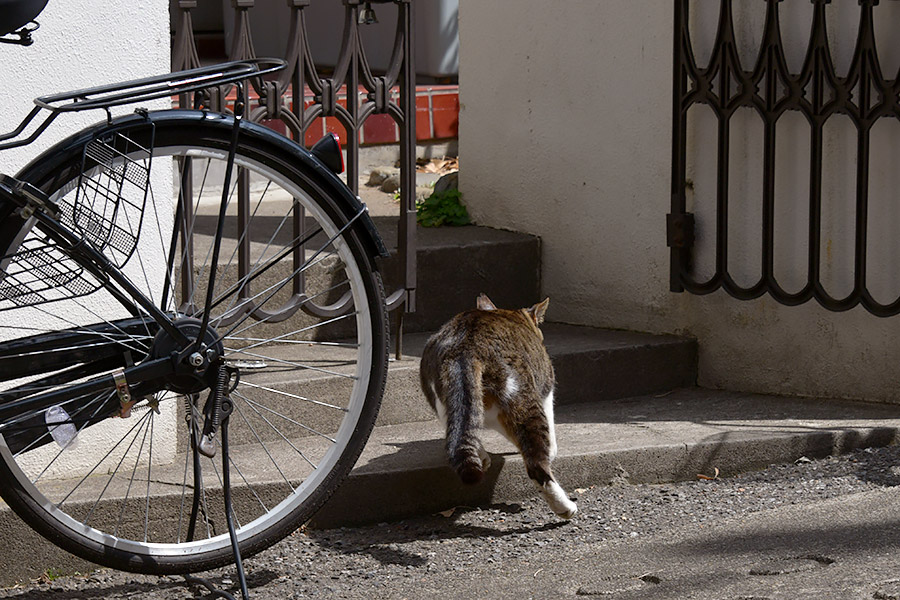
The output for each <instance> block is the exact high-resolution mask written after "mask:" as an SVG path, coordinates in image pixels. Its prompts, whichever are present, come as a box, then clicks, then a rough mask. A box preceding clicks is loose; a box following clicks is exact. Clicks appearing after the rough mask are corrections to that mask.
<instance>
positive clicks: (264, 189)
mask: <svg viewBox="0 0 900 600" xmlns="http://www.w3.org/2000/svg"><path fill="white" fill-rule="evenodd" d="M232 124H233V120H232V119H230V118H228V117H222V116H217V115H210V114H201V113H194V112H191V111H168V112H164V113H150V115H149V116H143V117H142V116H137V115H135V116H130V117H127V118H125V119H122V120H120V121H119V122H117V123H113V124H112V125H110V126H104V127H101V128H99V129H95V130H92V131H89V132H87V133H84V134H80V135H77V136H75V137H73V138H71V139H70V140H68V141H66V142H63V143H62V144H60V145H58V146H56V147H54V148H53V149H51V150H49V151H48V152H47V153H45V154H44V155H43V156H42V157H41V158H40V159H38V160H37V161H35V162H34V163H33V164H32V165H30V166H29V167H26V169H25V170H24V171H23V172H22V173H21V174H20V176H19V177H20V178H21V179H23V180H25V181H28V182H30V183H32V184H33V185H35V186H37V187H39V188H41V189H42V190H44V191H45V192H46V193H47V194H48V195H49V196H50V198H51V199H52V200H54V201H55V202H56V203H58V204H59V205H60V207H61V208H62V211H63V217H62V220H63V222H66V223H67V224H69V225H70V226H71V227H72V228H73V229H75V230H77V231H79V232H80V233H81V234H82V235H84V236H85V238H86V239H87V240H88V241H89V242H90V243H91V244H92V245H94V246H95V247H97V248H98V249H101V250H102V252H103V254H104V255H105V256H106V257H107V258H108V259H109V260H110V262H111V263H113V264H115V265H117V266H119V267H120V268H121V271H122V272H123V273H124V274H126V276H127V277H128V278H129V281H130V282H131V284H132V285H134V286H135V287H136V288H137V289H139V290H140V291H141V292H142V293H143V294H144V295H145V296H146V297H147V298H150V299H152V301H153V304H154V305H156V306H158V307H159V308H160V309H161V311H163V312H164V313H165V314H167V315H168V318H169V319H170V320H171V321H172V322H173V323H175V325H176V327H177V328H178V329H179V331H181V332H183V333H185V334H186V335H187V336H188V337H190V336H195V337H196V336H197V335H199V325H198V323H200V321H201V320H202V318H203V314H202V311H203V306H204V303H205V301H206V297H207V292H208V289H207V288H208V285H207V284H208V281H209V279H210V272H211V270H212V269H215V272H216V278H215V285H214V286H213V287H214V289H213V290H212V296H211V297H212V299H213V304H212V308H211V310H210V328H209V332H208V333H204V334H203V335H204V336H206V337H205V338H204V339H205V341H206V343H207V345H208V346H209V347H210V348H213V349H218V351H219V352H220V353H222V354H223V355H224V358H225V364H227V365H228V366H229V367H230V368H232V369H234V370H236V371H237V372H238V373H239V379H238V380H237V384H236V387H235V389H234V390H233V391H232V392H231V394H230V397H231V399H232V401H233V403H234V412H233V414H232V415H231V420H230V428H229V437H230V446H231V461H230V472H231V474H232V475H231V481H232V485H233V486H234V487H235V489H234V493H233V498H234V506H235V508H234V510H235V517H236V527H237V535H238V538H239V540H240V546H241V551H242V553H243V554H245V555H248V556H249V555H251V554H253V553H255V552H258V551H260V550H262V549H264V548H266V547H268V546H269V545H271V544H273V543H275V542H276V541H278V540H280V539H282V538H283V537H284V536H285V535H287V534H289V533H290V532H291V531H293V530H294V529H296V527H298V526H299V525H301V524H302V523H303V522H305V521H307V520H308V519H309V518H310V517H311V516H312V514H313V513H314V512H315V511H316V510H317V509H318V508H319V507H320V506H321V505H322V504H323V503H324V502H325V500H326V499H327V498H328V497H329V496H330V495H331V493H332V492H333V491H334V489H335V488H336V487H337V486H338V485H339V483H340V482H341V480H342V479H343V478H344V476H345V475H346V474H347V473H348V472H349V470H350V468H351V467H352V465H353V464H354V462H355V461H356V459H357V458H358V456H359V453H360V452H361V450H362V448H363V446H364V444H365V441H366V439H367V438H368V435H369V433H370V431H371V428H372V426H373V424H374V421H375V417H376V415H377V410H378V407H379V404H380V400H381V395H382V392H383V389H384V380H385V373H386V365H387V348H386V345H387V334H386V315H385V307H384V292H383V288H382V283H381V279H380V277H379V275H378V273H377V271H376V270H375V269H374V268H373V263H372V256H371V254H372V248H371V241H370V240H368V239H367V238H366V235H367V234H366V231H365V229H364V228H363V227H362V225H361V224H362V223H363V217H360V216H359V214H358V212H357V210H358V209H359V208H360V207H358V206H354V205H353V199H352V197H349V198H348V197H346V196H345V197H343V198H336V194H337V193H338V192H336V190H338V189H339V188H338V187H336V184H337V181H336V179H335V178H334V177H333V176H332V175H331V174H330V173H327V172H326V171H325V170H324V169H322V168H320V167H318V166H317V165H316V164H315V163H314V161H311V160H310V159H309V157H308V155H307V154H306V153H305V152H304V151H302V150H300V149H298V148H296V147H295V146H293V145H291V144H289V143H287V142H285V141H283V139H282V138H280V136H277V135H275V134H273V133H271V132H270V131H268V130H266V129H264V128H262V127H258V126H255V125H252V124H243V125H242V129H243V130H242V132H241V137H240V144H239V147H238V150H237V156H236V159H235V165H236V166H237V167H239V169H238V170H237V171H236V173H235V177H234V178H233V181H232V183H231V185H230V186H229V187H228V188H225V187H224V184H223V182H224V173H225V163H226V162H227V161H226V158H227V152H228V147H229V142H230V135H231V129H232ZM101 155H102V156H101ZM98 156H100V158H98ZM173 182H175V185H174V186H173ZM173 187H174V189H175V193H173V191H172V190H173ZM129 188H134V189H133V190H131V191H129ZM223 189H224V191H225V194H224V195H225V198H226V200H225V201H226V202H227V208H226V212H225V221H224V223H225V227H224V235H223V239H222V246H221V252H220V256H219V262H218V264H217V265H211V264H209V262H210V257H211V255H212V243H213V239H214V237H215V236H214V233H215V230H216V223H217V221H218V213H219V207H220V204H221V201H222V198H223ZM345 193H346V194H349V192H345ZM142 195H143V197H141V196H142ZM354 219H355V220H354ZM13 246H14V247H12V248H9V249H8V250H7V252H5V253H4V254H5V255H6V258H5V260H4V262H3V263H0V264H2V265H4V269H3V270H4V275H3V278H2V279H0V308H7V309H9V310H7V311H5V312H0V335H2V336H3V337H4V338H5V339H6V341H3V342H0V373H4V374H6V375H5V376H2V375H0V377H2V378H3V379H4V380H5V381H4V382H3V383H2V386H3V387H2V388H0V390H2V391H0V405H2V403H3V402H10V401H13V400H22V399H28V398H33V397H34V395H36V394H46V393H48V392H56V393H58V396H59V398H60V401H59V402H58V403H57V406H58V409H57V407H56V406H54V407H52V408H51V409H49V410H43V409H42V410H34V411H23V412H22V413H21V414H18V415H17V416H16V417H15V418H11V419H6V421H5V422H4V423H2V424H0V494H2V496H3V498H4V499H5V500H6V501H7V502H8V503H9V504H10V506H12V508H13V509H14V510H15V511H16V512H17V513H18V514H19V515H20V516H21V517H22V518H23V519H24V520H25V521H26V522H27V523H28V524H29V525H31V526H32V527H33V528H34V529H36V530H37V531H38V532H40V533H41V534H42V535H44V536H45V537H47V538H48V539H49V540H50V541H52V542H54V543H56V544H58V545H60V546H62V547H63V548H65V549H66V550H68V551H70V552H72V553H74V554H77V555H79V556H81V557H83V558H86V559H88V560H91V561H93V562H96V563H99V564H102V565H106V566H109V567H113V568H116V569H123V570H130V571H136V572H145V573H182V572H189V571H197V570H203V569H208V568H212V567H214V566H218V565H221V564H225V563H227V562H229V561H230V560H231V558H232V552H231V547H230V542H229V536H228V532H227V530H226V523H225V518H224V511H223V509H222V471H221V465H220V464H219V463H220V461H221V458H220V453H221V449H219V452H218V453H217V455H216V456H215V457H213V458H206V457H201V460H199V461H198V463H197V467H199V468H196V467H195V453H194V452H192V449H191V448H192V444H191V425H190V424H191V423H202V421H203V419H204V417H203V408H204V404H205V403H206V401H207V398H208V397H209V395H210V393H209V390H208V386H209V383H210V381H209V379H208V378H207V379H203V378H200V379H199V380H198V379H190V378H188V380H184V379H183V378H170V379H169V380H168V381H167V382H165V385H160V384H158V383H157V384H154V385H150V384H146V383H145V384H139V385H132V386H131V387H130V389H126V391H127V392H129V393H130V397H131V398H132V400H135V401H136V404H135V405H134V406H133V407H125V409H123V407H122V405H121V402H120V397H119V395H118V394H117V388H116V384H115V377H116V374H117V373H120V371H121V370H122V369H124V368H127V367H128V366H130V365H132V364H136V365H140V364H142V362H143V361H146V360H149V359H151V358H154V357H158V356H166V355H167V353H169V352H171V351H172V349H173V348H174V347H175V342H174V341H173V340H172V339H171V336H169V335H168V334H167V333H166V332H165V331H162V330H161V329H160V327H159V325H158V324H157V323H156V322H154V321H153V320H152V319H150V318H149V317H148V315H147V311H145V310H143V309H141V307H140V306H139V305H138V304H137V303H134V304H131V305H129V304H128V302H125V301H123V297H124V296H127V295H128V294H127V293H126V292H124V291H123V290H122V289H121V286H116V285H113V284H111V283H110V282H108V281H103V280H102V278H97V277H95V276H93V275H91V273H90V272H87V271H85V270H84V269H81V268H80V267H79V265H77V264H76V263H74V261H72V259H71V257H70V256H69V255H67V253H66V252H65V251H63V250H62V249H61V248H60V247H59V246H57V245H55V244H54V243H53V242H52V241H50V239H49V238H48V237H47V236H46V235H44V234H43V233H42V232H41V231H40V230H39V228H37V227H34V228H33V229H31V230H30V231H29V232H28V233H27V236H26V237H25V239H24V241H23V242H21V244H19V243H16V244H13ZM10 255H11V258H9V256H10ZM60 290H62V291H60ZM35 295H36V296H35ZM35 298H36V299H35ZM10 338H12V339H10ZM10 373H14V374H15V375H14V376H11V375H10ZM120 377H121V376H120ZM97 378H103V379H102V380H103V381H105V382H106V383H105V384H104V385H103V386H102V387H101V388H100V389H99V390H96V389H95V390H92V391H90V392H88V393H82V392H75V391H73V392H69V390H78V389H80V388H78V385H79V384H81V383H83V382H84V381H93V380H96V379H97ZM198 381H199V382H200V383H198ZM119 391H121V389H120V390H119ZM127 408H130V415H129V416H126V417H125V418H119V417H118V416H117V413H121V414H124V413H128V412H129V411H128V410H127ZM60 410H62V411H64V412H60ZM59 415H63V416H59ZM67 428H74V429H75V431H76V432H77V435H76V436H75V438H74V439H75V443H69V444H68V445H66V441H65V439H61V441H59V442H57V441H54V437H60V438H65V435H61V434H65V433H66V432H65V430H66V429H67ZM54 434H57V435H56V436H54ZM217 443H218V442H217ZM192 523H193V524H192Z"/></svg>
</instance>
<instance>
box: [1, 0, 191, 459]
mask: <svg viewBox="0 0 900 600" xmlns="http://www.w3.org/2000/svg"><path fill="white" fill-rule="evenodd" d="M38 21H39V22H40V24H41V27H40V29H39V30H38V31H37V32H35V34H34V38H35V42H34V44H33V45H32V46H29V47H19V46H12V45H0V80H2V81H3V82H4V85H3V86H0V106H2V107H3V110H2V111H0V130H2V131H4V132H5V131H10V130H12V129H14V128H15V127H16V126H17V125H18V124H19V122H20V121H21V120H22V118H23V117H24V116H25V115H26V114H27V113H28V111H30V110H31V108H32V106H33V105H32V99H33V98H34V97H37V96H41V95H46V94H51V93H57V92H63V91H68V90H75V89H81V88H85V87H90V86H94V85H101V84H106V83H113V82H117V81H124V80H129V79H136V78H140V77H145V76H149V75H156V74H160V73H166V72H168V71H169V68H170V28H169V3H168V0H143V1H141V2H135V1H134V0H106V1H104V2H96V1H94V0H50V2H49V4H48V6H47V8H46V9H45V10H44V12H43V13H41V15H40V16H39V17H38ZM168 105H169V103H168V101H166V100H162V101H155V102H154V103H152V104H149V105H145V106H146V107H147V108H166V107H168ZM133 109H134V107H129V108H121V109H116V110H115V111H114V113H115V114H120V113H123V112H129V111H131V110H133ZM103 119H105V115H104V113H102V112H98V111H94V112H90V113H78V114H71V115H64V116H62V117H60V118H58V119H57V121H56V122H55V123H54V124H53V125H51V127H50V129H49V130H48V131H47V132H46V133H45V134H44V135H43V136H42V137H41V138H39V139H38V141H37V142H35V143H34V144H32V145H30V146H27V147H24V148H17V149H12V150H7V151H5V152H3V153H0V172H6V173H11V174H14V173H15V172H16V171H17V170H18V169H19V168H20V167H22V166H23V165H24V164H26V163H27V162H28V160H30V159H31V158H33V157H35V156H37V155H38V153H39V152H40V151H41V150H44V149H46V148H48V147H49V146H50V145H52V144H53V143H54V142H56V141H58V140H60V139H62V138H63V137H65V136H67V135H69V134H71V133H74V132H75V131H77V130H79V129H81V128H82V127H84V126H86V125H88V124H91V123H94V122H97V121H100V120H103ZM171 181H172V174H171V169H170V168H168V165H166V163H165V162H164V161H159V162H156V163H154V174H153V182H154V183H153V185H154V186H157V187H156V189H165V188H166V186H167V185H170V183H171ZM160 186H161V187H160ZM156 199H157V201H158V202H159V201H162V202H167V201H170V200H171V199H170V198H166V197H165V196H162V197H157V198H156ZM159 209H160V211H161V212H166V211H168V212H169V214H171V211H169V207H167V206H164V207H159ZM156 235H157V236H158V235H159V234H158V233H157V234H156ZM156 239H158V237H157V238H156ZM166 239H168V238H166ZM154 256H156V255H154ZM157 259H158V260H160V261H161V260H163V259H164V257H157ZM132 270H133V269H132ZM149 270H150V272H151V273H154V272H155V273H157V274H158V275H159V276H162V275H163V274H164V271H165V270H164V265H163V263H162V262H160V263H159V264H158V265H156V268H155V269H154V267H153V266H152V265H151V266H150V267H149ZM107 300H108V299H107ZM59 306H62V305H59ZM91 311H94V312H95V313H97V314H102V315H104V316H105V317H106V318H114V317H115V316H120V315H121V314H123V310H122V309H121V307H118V306H117V305H115V304H114V303H110V302H108V301H107V302H105V303H100V304H99V305H94V306H92V307H91V309H90V310H85V309H81V308H79V307H78V306H75V305H72V306H69V307H67V308H66V309H64V310H62V314H63V316H64V318H65V319H66V321H60V322H55V321H54V320H53V319H51V318H49V317H48V316H47V315H45V314H42V313H41V311H39V310H34V309H22V310H16V311H7V312H4V313H0V339H5V338H9V337H15V335H14V334H13V333H12V330H11V329H9V328H7V329H6V330H4V324H12V323H15V324H18V325H21V324H28V325H29V326H34V327H35V328H53V327H56V328H61V327H70V326H71V324H70V323H71V322H74V321H86V320H91V321H93V320H95V319H96V317H95V316H93V315H91V314H90V312H91ZM162 408H163V409H164V415H163V417H162V418H161V419H160V420H159V421H158V423H159V424H160V425H162V426H160V427H157V428H156V429H155V432H154V435H155V436H156V437H158V438H159V441H160V442H162V443H159V444H158V446H157V447H158V448H166V449H167V450H168V451H169V454H170V455H174V449H175V445H174V441H175V421H176V419H175V414H176V413H175V403H174V401H172V402H168V403H166V405H163V407H162ZM166 409H167V410H166ZM133 424H134V423H133V420H131V421H124V420H123V421H122V427H131V426H132V425H133ZM120 429H121V427H120ZM96 433H97V432H85V434H84V435H83V436H80V437H83V438H85V441H84V443H83V444H80V450H79V451H78V452H77V453H71V454H77V456H69V457H68V458H67V459H65V460H63V461H59V463H58V465H57V468H58V469H59V470H60V473H59V474H71V473H73V472H76V471H78V470H80V469H81V470H83V469H84V468H85V464H91V463H90V462H87V463H86V462H85V461H86V460H87V461H89V460H90V458H91V457H90V449H91V446H92V444H91V443H90V441H91V436H92V435H94V434H96ZM113 433H115V432H109V431H108V432H106V435H111V434H113ZM48 451H50V452H52V451H53V448H51V447H47V448H45V449H42V450H40V451H37V453H38V454H39V453H41V452H48ZM163 454H164V453H163ZM155 458H156V460H166V457H165V456H162V455H161V454H157V456H156V457H155Z"/></svg>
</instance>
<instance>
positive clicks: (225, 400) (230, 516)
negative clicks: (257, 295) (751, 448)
mask: <svg viewBox="0 0 900 600" xmlns="http://www.w3.org/2000/svg"><path fill="white" fill-rule="evenodd" d="M218 368H219V386H218V389H217V390H216V393H217V394H221V404H220V406H219V411H220V412H219V415H220V418H221V421H220V425H219V433H220V434H221V442H220V443H221V447H222V496H223V500H224V503H225V522H226V524H227V525H228V535H229V536H230V537H231V549H232V552H233V553H234V566H235V567H236V569H237V577H238V583H239V584H240V587H241V595H242V596H243V598H244V600H249V598H250V594H249V592H248V590H247V576H246V574H245V573H244V565H243V561H242V560H241V549H240V546H239V545H238V538H237V532H236V531H235V528H234V506H233V504H232V500H231V469H230V468H229V467H230V464H229V462H230V457H229V452H228V449H229V448H228V423H229V421H231V413H232V412H233V411H234V404H233V403H232V401H231V396H230V395H229V391H230V390H229V389H228V382H229V381H230V378H231V372H230V371H229V370H228V369H227V367H226V366H225V365H224V363H220V364H219V367H218ZM194 452H195V453H196V452H197V450H194ZM184 578H185V580H186V581H187V582H188V583H194V584H199V585H202V586H203V587H205V588H206V589H207V590H209V591H210V592H211V593H212V594H213V596H214V597H217V598H225V599H226V600H236V598H235V597H234V596H232V595H231V594H229V593H228V592H226V591H224V590H220V589H217V588H216V587H215V586H213V584H212V583H211V582H209V581H208V580H206V579H203V578H201V577H197V576H195V575H185V576H184Z"/></svg>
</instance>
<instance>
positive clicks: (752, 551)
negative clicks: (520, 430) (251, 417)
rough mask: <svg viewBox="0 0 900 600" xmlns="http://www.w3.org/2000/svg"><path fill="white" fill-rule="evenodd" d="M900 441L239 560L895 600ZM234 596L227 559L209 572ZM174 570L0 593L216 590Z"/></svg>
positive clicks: (264, 577)
mask: <svg viewBox="0 0 900 600" xmlns="http://www.w3.org/2000/svg"><path fill="white" fill-rule="evenodd" d="M897 465H900V447H898V446H889V447H885V448H870V449H866V450H859V451H856V452H853V453H850V454H847V455H843V456H837V457H835V456H830V457H826V458H824V459H821V460H809V459H806V458H801V459H800V460H798V461H797V462H796V463H793V464H786V465H776V466H771V467H769V468H766V469H763V470H761V471H756V472H751V473H745V474H742V475H737V476H734V477H727V478H723V477H715V474H702V477H701V478H697V479H695V480H693V481H685V482H681V483H668V484H639V485H634V484H625V483H617V482H615V481H613V482H610V483H606V484H602V485H595V486H591V487H589V488H578V489H575V490H570V492H571V494H572V495H573V496H574V497H576V498H577V499H578V503H579V508H580V512H579V515H578V517H577V518H576V519H573V520H572V521H569V522H566V521H562V520H559V519H557V518H556V517H555V516H553V515H552V514H551V513H550V512H549V511H548V510H547V508H546V506H545V505H544V504H543V502H541V501H539V500H538V499H537V498H535V499H533V500H525V501H522V502H516V503H502V504H494V505H491V506H484V507H480V508H479V507H465V506H460V507H455V508H453V509H450V510H447V511H444V512H442V513H438V514H434V515H428V516H423V517H418V518H412V519H406V520H402V521H397V522H392V523H381V524H376V525H371V526H366V527H358V528H341V529H326V530H301V531H298V532H297V533H295V534H294V535H292V536H290V537H289V538H287V539H286V540H285V541H283V542H281V543H280V544H278V545H276V546H275V547H273V548H272V549H270V550H268V551H266V552H264V553H262V554H261V555H259V556H258V557H255V558H251V559H249V560H247V561H246V566H247V572H248V578H249V584H250V597H251V598H254V599H257V600H268V599H276V598H277V599H283V598H365V599H373V598H410V599H416V598H442V599H444V598H510V599H516V600H522V599H525V598H584V597H587V598H591V597H595V598H614V599H623V600H628V599H632V598H642V599H645V598H646V599H657V598H667V599H668V598H672V599H682V598H698V599H711V600H739V599H740V600H765V599H769V600H775V599H779V600H781V599H784V600H787V599H790V600H797V599H801V600H802V599H806V598H815V599H817V600H829V599H845V598H846V599H882V600H883V599H894V598H900V468H898V466H897ZM205 575H206V576H208V577H209V578H210V580H211V581H212V582H213V583H215V584H216V585H218V586H221V587H222V588H223V589H226V590H229V591H230V592H231V593H232V594H234V595H235V596H236V597H240V595H239V594H238V592H237V590H236V587H235V585H236V578H235V573H234V570H233V568H224V569H220V570H217V571H214V572H212V573H207V574H205ZM213 597H214V596H213V595H211V594H210V593H209V592H208V591H207V590H206V589H205V588H198V587H191V586H189V585H187V584H185V583H184V582H183V580H182V579H181V578H178V577H162V578H157V577H146V576H135V575H128V574H124V573H117V572H113V571H108V570H99V571H95V572H93V573H90V574H85V575H78V576H70V577H54V576H53V575H52V574H48V575H47V576H45V577H43V578H41V579H39V580H36V581H33V582H30V583H28V584H25V585H22V586H18V587H16V588H7V589H3V590H0V598H19V599H23V600H26V599H27V600H32V599H37V598H40V599H42V600H46V599H49V600H59V599H63V598H66V599H69V598H73V599H79V598H80V599H87V598H110V599H125V598H129V599H130V598H142V599H151V600H154V599H163V598H166V599H169V598H213Z"/></svg>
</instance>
